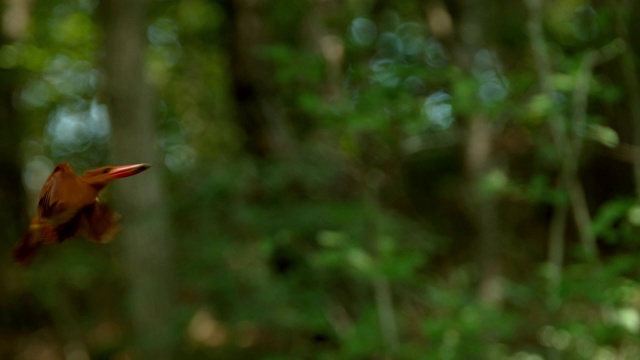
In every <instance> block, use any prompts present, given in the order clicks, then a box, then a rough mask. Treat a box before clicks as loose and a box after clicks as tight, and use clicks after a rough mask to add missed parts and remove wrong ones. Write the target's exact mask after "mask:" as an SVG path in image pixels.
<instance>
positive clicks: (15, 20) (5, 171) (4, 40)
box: [0, 1, 30, 262]
mask: <svg viewBox="0 0 640 360" xmlns="http://www.w3.org/2000/svg"><path fill="white" fill-rule="evenodd" d="M29 9H30V5H29V2H28V1H25V2H22V3H20V2H18V3H12V4H10V5H6V6H5V8H4V9H3V15H4V17H3V21H2V34H0V45H5V44H9V43H11V42H13V41H15V40H19V39H20V38H22V37H23V36H24V32H25V29H26V27H27V24H28V20H29ZM9 14H11V15H13V17H12V18H9ZM19 77H20V74H19V70H18V69H17V68H9V69H1V70H0V79H2V81H0V224H2V226H1V227H0V229H1V230H0V236H1V237H2V238H3V239H5V240H6V241H5V242H4V243H5V244H6V246H11V245H12V244H14V242H15V241H17V240H18V239H19V237H20V235H21V232H22V230H23V229H24V227H26V225H27V216H26V215H27V211H26V208H25V203H24V201H25V196H24V187H23V185H22V178H21V174H22V167H21V161H20V141H21V140H22V135H23V127H22V124H21V122H20V119H19V116H18V112H17V111H16V108H15V105H14V93H15V92H16V91H17V89H18V82H19ZM7 251H8V249H7ZM3 253H7V252H6V251H3ZM9 259H10V257H8V256H5V257H4V259H3V261H2V262H5V261H6V262H8V261H10V260H9Z"/></svg>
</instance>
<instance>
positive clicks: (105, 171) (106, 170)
mask: <svg viewBox="0 0 640 360" xmlns="http://www.w3.org/2000/svg"><path fill="white" fill-rule="evenodd" d="M109 170H111V169H109V168H106V169H104V170H102V174H106V173H108V172H109Z"/></svg>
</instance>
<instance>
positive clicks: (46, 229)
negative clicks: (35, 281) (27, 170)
mask: <svg viewBox="0 0 640 360" xmlns="http://www.w3.org/2000/svg"><path fill="white" fill-rule="evenodd" d="M148 168H149V164H135V165H123V166H104V167H101V168H97V169H94V170H89V171H87V172H86V173H84V174H83V175H82V176H78V175H76V174H75V173H74V172H73V169H72V168H71V166H70V165H69V164H68V163H61V164H59V165H58V166H56V168H55V169H54V170H53V172H52V173H51V175H49V178H48V179H47V181H46V182H45V183H44V186H43V187H42V190H41V191H40V197H39V200H38V211H37V214H36V216H35V217H34V218H33V219H32V220H31V223H30V224H29V230H27V233H26V234H25V235H24V236H23V237H22V239H21V240H20V242H18V244H16V246H15V248H14V249H13V258H14V260H15V261H16V262H17V263H19V264H23V265H25V264H28V263H29V262H30V261H31V258H32V257H33V256H34V255H35V253H36V252H37V250H38V248H39V247H40V246H41V245H44V244H55V243H60V242H62V241H64V240H66V239H69V238H72V237H75V236H83V237H86V238H88V239H90V240H92V241H95V242H98V243H104V242H108V241H110V240H112V239H113V237H114V236H115V235H116V234H117V233H118V231H119V228H118V217H119V216H118V214H116V213H114V212H112V211H111V210H110V209H109V208H108V207H107V206H106V205H105V204H103V203H102V202H101V200H100V198H99V197H98V193H99V192H100V190H102V189H103V188H104V187H105V186H107V184H109V183H110V182H111V181H113V180H115V179H119V178H124V177H128V176H132V175H136V174H138V173H141V172H142V171H144V170H146V169H148Z"/></svg>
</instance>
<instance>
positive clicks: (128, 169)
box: [108, 164, 151, 179]
mask: <svg viewBox="0 0 640 360" xmlns="http://www.w3.org/2000/svg"><path fill="white" fill-rule="evenodd" d="M150 167H151V165H149V164H135V165H123V166H114V167H113V168H111V170H109V173H108V174H109V176H110V177H112V178H115V179H119V178H124V177H127V176H133V175H135V174H139V173H141V172H143V171H145V170H147V169H148V168H150Z"/></svg>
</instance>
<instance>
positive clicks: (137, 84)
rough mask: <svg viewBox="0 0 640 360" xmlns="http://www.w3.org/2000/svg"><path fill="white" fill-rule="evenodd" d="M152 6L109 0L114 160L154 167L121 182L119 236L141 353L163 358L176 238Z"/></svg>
mask: <svg viewBox="0 0 640 360" xmlns="http://www.w3.org/2000/svg"><path fill="white" fill-rule="evenodd" d="M146 8H147V1H144V0H136V1H131V0H109V1H102V2H101V10H102V12H101V15H102V21H103V25H104V32H105V58H104V68H105V72H106V87H105V93H106V98H107V101H108V105H109V112H110V117H111V123H112V145H113V146H112V155H113V156H112V158H113V162H114V163H115V164H127V163H134V162H150V163H152V166H153V167H152V169H151V170H150V171H147V172H146V173H145V174H142V175H140V177H138V178H136V179H129V181H121V182H120V184H114V185H115V186H114V191H115V195H116V196H115V202H116V203H117V207H118V210H119V212H120V213H121V214H122V217H123V219H122V232H121V234H120V236H119V242H120V244H121V245H122V248H123V252H124V254H123V256H124V265H125V271H126V276H127V277H128V282H129V297H130V299H129V301H128V303H129V304H130V306H131V308H130V311H131V321H132V325H133V328H134V331H135V337H136V345H137V348H136V350H137V354H136V355H137V358H139V359H159V360H160V359H169V358H171V352H172V349H171V343H172V342H171V341H170V340H171V339H170V335H169V334H170V329H169V324H168V319H169V316H168V312H169V310H170V308H171V304H172V298H173V291H172V286H171V283H172V282H171V281H170V279H171V277H172V273H173V271H172V239H171V236H170V231H169V230H170V229H169V221H168V212H167V201H166V198H165V191H164V186H163V183H162V169H163V167H162V164H163V161H162V159H161V157H160V156H159V149H158V147H157V144H158V142H157V137H158V135H157V130H156V127H155V120H154V111H153V108H154V106H153V96H152V92H151V89H150V87H149V85H148V84H147V83H146V81H145V77H144V74H145V69H144V63H145V61H144V54H145V47H146V40H145V38H146V35H145V34H146V20H147V18H146Z"/></svg>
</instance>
